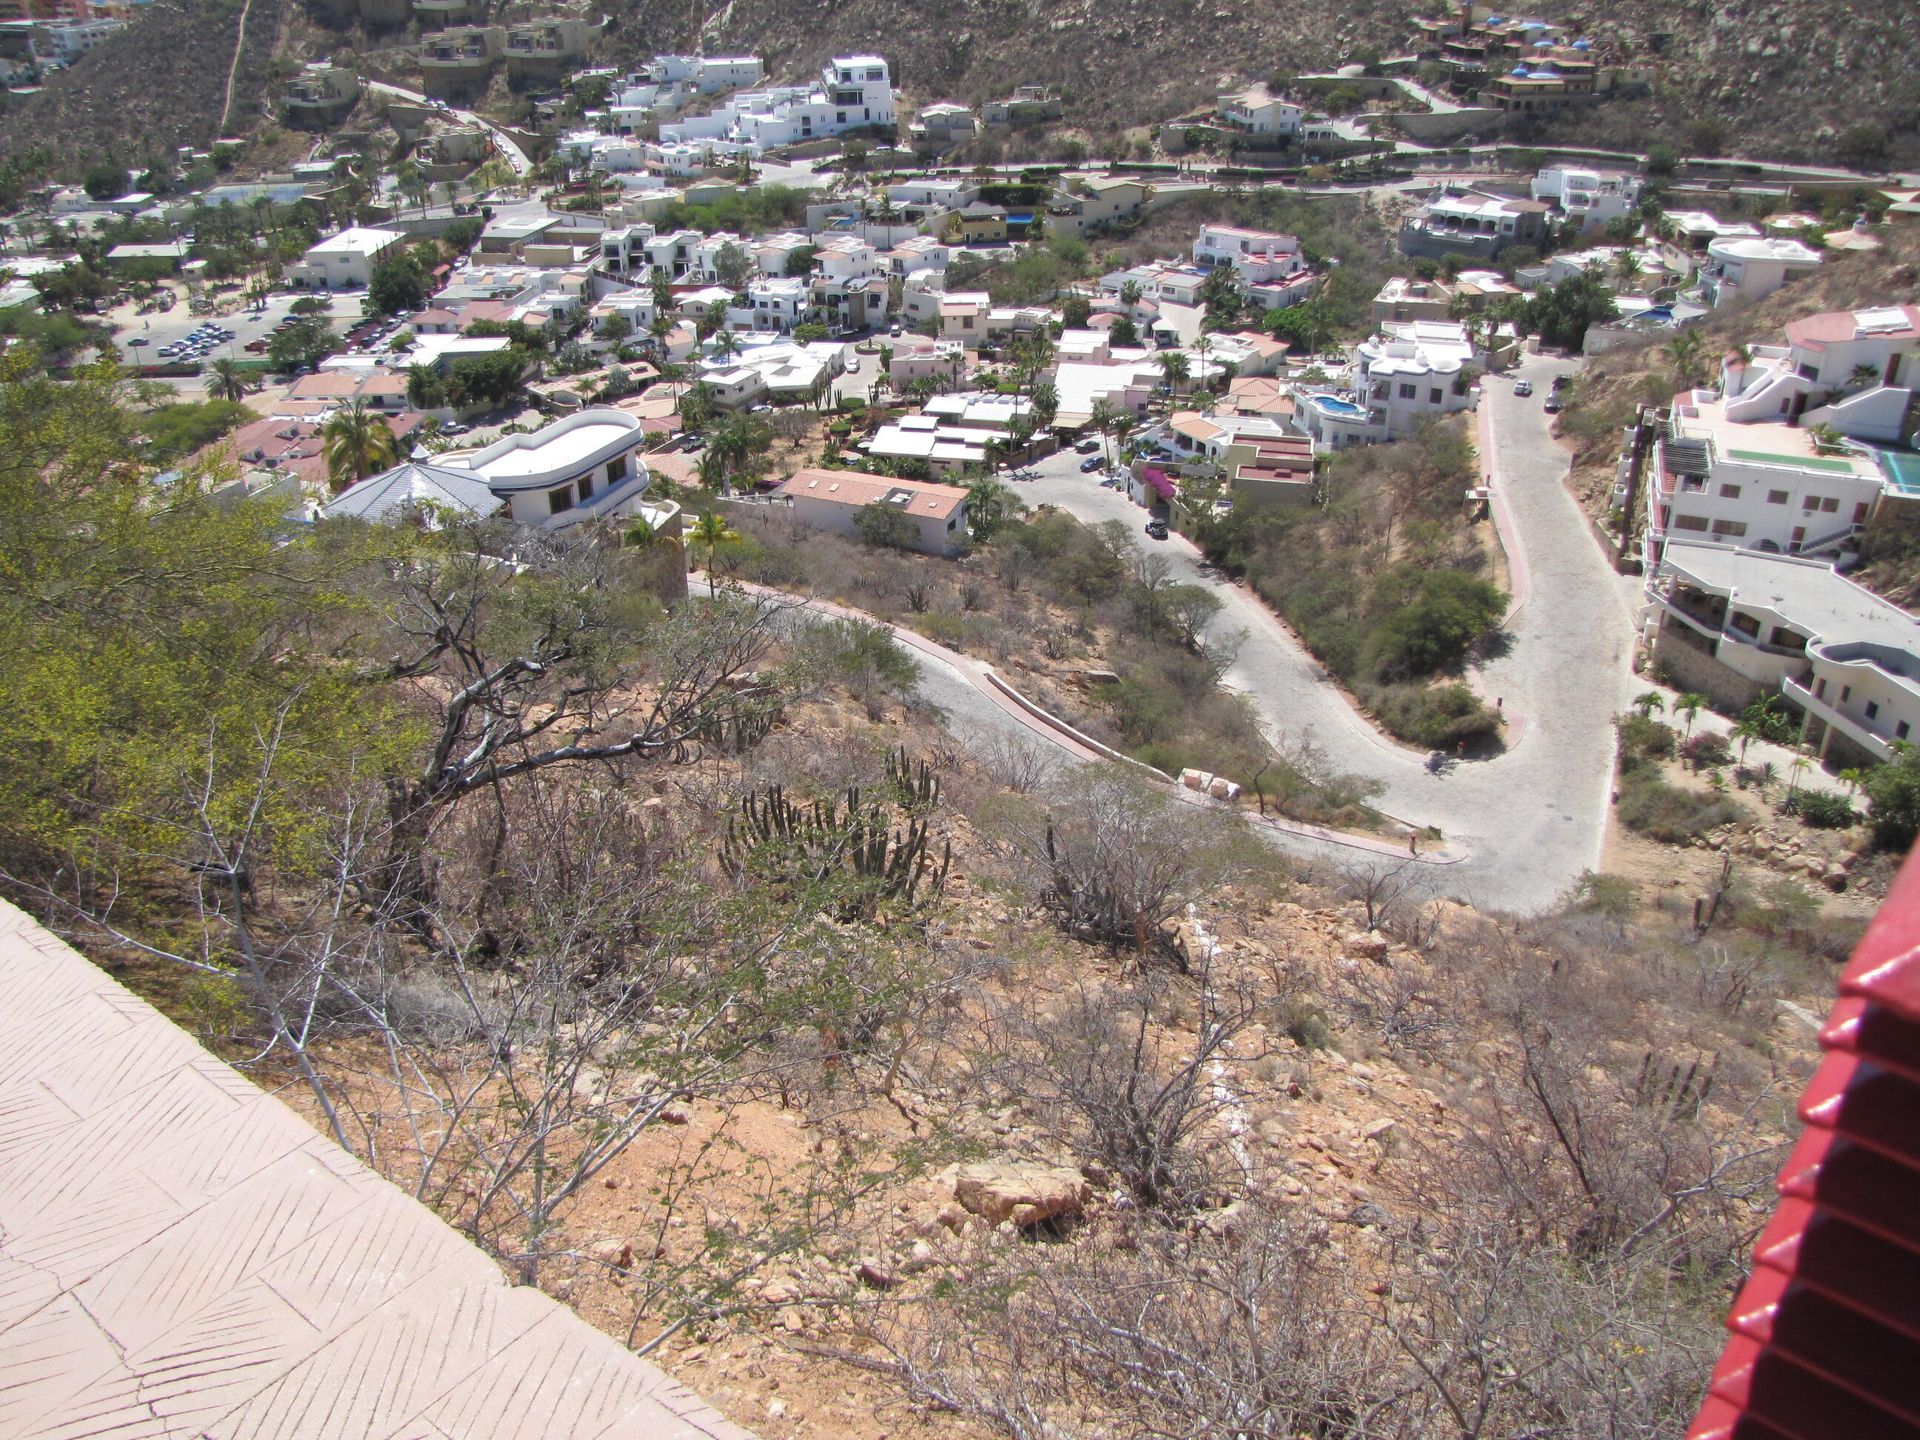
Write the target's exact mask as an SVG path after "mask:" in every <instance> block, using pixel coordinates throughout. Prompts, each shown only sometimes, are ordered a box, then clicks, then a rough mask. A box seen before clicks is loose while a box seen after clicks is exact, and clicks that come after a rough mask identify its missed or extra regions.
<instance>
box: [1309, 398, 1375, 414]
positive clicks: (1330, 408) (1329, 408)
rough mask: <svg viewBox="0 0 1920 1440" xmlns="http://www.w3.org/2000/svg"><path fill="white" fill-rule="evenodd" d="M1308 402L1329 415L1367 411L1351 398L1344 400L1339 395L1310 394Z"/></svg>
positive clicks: (1363, 412)
mask: <svg viewBox="0 0 1920 1440" xmlns="http://www.w3.org/2000/svg"><path fill="white" fill-rule="evenodd" d="M1307 403H1308V404H1309V405H1311V406H1313V408H1314V409H1316V410H1318V411H1321V412H1322V413H1323V414H1327V415H1349V416H1358V415H1365V414H1366V413H1367V412H1366V411H1365V410H1364V409H1362V408H1361V407H1360V406H1358V405H1356V404H1354V403H1353V402H1352V401H1351V400H1342V399H1340V397H1339V396H1337V395H1309V396H1308V397H1307Z"/></svg>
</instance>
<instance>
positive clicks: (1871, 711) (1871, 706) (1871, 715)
mask: <svg viewBox="0 0 1920 1440" xmlns="http://www.w3.org/2000/svg"><path fill="white" fill-rule="evenodd" d="M1879 716H1880V702H1879V701H1878V700H1869V701H1868V702H1867V719H1869V720H1876V719H1878V718H1879Z"/></svg>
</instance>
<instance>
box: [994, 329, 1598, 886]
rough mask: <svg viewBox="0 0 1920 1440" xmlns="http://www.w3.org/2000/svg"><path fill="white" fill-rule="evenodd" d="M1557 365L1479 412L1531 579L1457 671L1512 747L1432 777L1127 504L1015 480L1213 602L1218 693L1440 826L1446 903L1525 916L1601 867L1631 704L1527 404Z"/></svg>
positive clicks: (1231, 590) (1569, 512) (1062, 459)
mask: <svg viewBox="0 0 1920 1440" xmlns="http://www.w3.org/2000/svg"><path fill="white" fill-rule="evenodd" d="M1567 368H1570V367H1569V366H1568V365H1567V364H1566V363H1565V362H1560V361H1550V360H1541V359H1529V360H1528V361H1527V362H1525V364H1524V365H1523V366H1522V367H1521V369H1520V370H1518V371H1517V372H1516V374H1517V375H1519V376H1525V377H1526V378H1529V379H1531V380H1532V381H1533V383H1534V389H1535V392H1536V393H1535V394H1534V395H1533V397H1532V398H1530V399H1521V398H1518V397H1516V396H1514V395H1513V394H1512V393H1511V384H1510V382H1509V381H1502V380H1501V379H1499V378H1495V379H1494V380H1493V382H1492V386H1491V390H1492V393H1491V394H1489V395H1488V396H1487V397H1486V398H1485V399H1483V401H1482V403H1483V404H1484V405H1486V406H1488V407H1489V411H1490V419H1491V421H1492V428H1493V448H1492V452H1491V453H1492V465H1491V470H1492V473H1493V474H1494V477H1495V487H1496V490H1497V491H1498V492H1499V493H1500V495H1501V498H1502V501H1503V503H1504V507H1505V512H1504V514H1503V516H1502V517H1501V518H1502V521H1503V524H1502V530H1503V534H1504V535H1505V536H1506V538H1507V543H1508V545H1509V546H1510V547H1511V548H1512V549H1513V550H1514V551H1515V553H1516V556H1517V558H1516V567H1517V568H1524V570H1525V571H1526V573H1527V574H1528V576H1529V586H1530V589H1529V593H1528V596H1527V598H1526V600H1525V603H1524V604H1522V605H1521V607H1520V609H1519V611H1518V613H1517V614H1516V615H1515V616H1514V617H1513V618H1512V621H1511V623H1510V626H1509V630H1510V633H1511V635H1512V640H1513V643H1512V646H1511V649H1510V650H1509V652H1508V653H1507V654H1506V655H1505V656H1503V657H1502V658H1500V659H1498V660H1495V661H1493V662H1491V663H1489V664H1487V665H1486V666H1485V667H1484V668H1482V669H1480V670H1479V671H1477V672H1475V673H1473V674H1471V675H1470V676H1469V679H1470V681H1471V682H1472V683H1473V684H1474V685H1475V686H1476V688H1477V689H1479V690H1480V691H1482V692H1483V693H1484V694H1486V695H1487V696H1488V697H1489V698H1493V697H1496V696H1497V697H1499V698H1500V699H1501V700H1502V701H1503V702H1504V708H1505V710H1506V712H1507V713H1508V714H1509V715H1510V716H1511V717H1513V723H1512V729H1513V732H1514V733H1513V736H1512V739H1513V743H1512V745H1511V746H1510V748H1509V750H1508V751H1507V753H1506V754H1504V755H1502V756H1500V757H1499V758H1497V759H1494V760H1488V761H1479V762H1469V763H1466V764H1461V765H1456V766H1453V767H1451V768H1450V769H1449V770H1448V771H1447V773H1445V774H1442V775H1437V776H1436V775H1434V774H1432V773H1430V772H1429V771H1428V770H1427V769H1426V765H1425V759H1426V757H1425V755H1424V754H1423V753H1421V752H1417V751H1414V750H1410V749H1408V748H1406V747H1404V746H1401V745H1399V744H1397V743H1395V742H1393V741H1392V740H1390V739H1388V738H1386V737H1385V736H1383V735H1382V734H1381V733H1380V732H1378V731H1377V730H1375V729H1374V728H1373V726H1372V725H1371V724H1369V723H1368V722H1367V721H1366V720H1364V719H1363V718H1362V717H1361V716H1360V715H1358V714H1357V713H1356V712H1355V711H1354V710H1353V708H1352V706H1351V705H1349V704H1348V703H1347V701H1346V699H1345V697H1344V696H1343V694H1342V693H1341V691H1340V690H1339V688H1338V687H1337V686H1336V685H1335V684H1334V683H1333V682H1332V680H1331V679H1330V678H1329V677H1328V675H1327V674H1326V672H1325V671H1324V670H1323V669H1322V667H1321V666H1320V664H1319V662H1318V661H1316V660H1314V659H1313V657H1312V656H1311V655H1309V654H1308V653H1307V652H1306V651H1305V649H1304V648H1303V647H1302V646H1301V645H1300V644H1299V642H1298V641H1297V640H1295V639H1294V638H1293V636H1292V634H1291V633H1290V632H1289V631H1287V630H1286V628H1285V627H1284V626H1282V625H1281V624H1280V623H1279V621H1278V620H1276V619H1275V618H1274V616H1273V615H1272V613H1271V612H1270V611H1269V610H1268V609H1267V608H1266V606H1265V605H1264V604H1262V603H1261V602H1260V601H1259V600H1258V599H1257V598H1256V597H1255V596H1254V595H1253V594H1252V593H1251V592H1250V591H1248V590H1246V589H1244V588H1242V587H1238V586H1234V585H1231V584H1227V583H1225V582H1223V581H1221V580H1220V579H1219V578H1217V577H1215V576H1213V575H1212V574H1211V573H1209V572H1208V571H1206V570H1204V569H1203V567H1202V562H1201V557H1200V555H1199V552H1198V551H1196V550H1195V549H1194V547H1193V546H1192V545H1191V544H1189V543H1188V542H1187V541H1185V540H1184V539H1182V538H1180V537H1179V536H1177V535H1176V536H1174V537H1172V538H1170V539H1168V540H1166V541H1160V542H1156V541H1152V540H1148V539H1147V538H1146V537H1145V536H1144V534H1143V533H1142V528H1143V526H1144V521H1145V516H1144V514H1143V512H1142V511H1141V510H1140V509H1139V508H1138V507H1137V506H1135V505H1133V504H1132V503H1130V502H1129V501H1128V500H1127V499H1126V498H1125V496H1123V495H1121V494H1118V493H1116V492H1115V491H1111V490H1103V489H1101V488H1100V487H1099V486H1098V484H1097V483H1096V482H1095V481H1094V479H1093V478H1092V477H1089V476H1083V475H1081V474H1080V473H1079V469H1078V466H1079V459H1080V457H1078V456H1076V455H1070V454H1069V455H1058V456H1052V457H1050V458H1049V459H1047V460H1045V461H1042V462H1041V463H1040V464H1039V465H1037V466H1036V467H1034V468H1036V469H1037V470H1039V471H1040V472H1041V476H1042V478H1041V479H1039V480H1037V481H1034V482H1031V483H1023V484H1019V485H1017V486H1016V489H1017V490H1018V492H1019V493H1020V495H1021V497H1022V498H1023V499H1025V500H1027V501H1028V502H1029V503H1035V502H1040V501H1045V502H1048V503H1052V504H1057V505H1060V506H1062V507H1063V508H1065V509H1067V510H1069V511H1071V512H1072V513H1073V514H1075V515H1077V516H1079V517H1080V518H1081V519H1083V520H1089V521H1098V520H1106V519H1115V518H1118V519H1122V520H1124V521H1126V523H1127V525H1128V527H1129V529H1131V530H1132V531H1133V532H1134V534H1135V535H1136V536H1137V537H1138V539H1137V543H1138V544H1139V545H1141V546H1142V547H1143V548H1144V547H1152V548H1154V549H1156V550H1158V551H1160V552H1161V553H1163V554H1165V555H1166V557H1167V559H1168V561H1169V562H1170V564H1171V565H1172V567H1173V571H1174V576H1175V578H1176V579H1178V580H1182V581H1187V582H1190V583H1196V584H1203V585H1207V586H1209V587H1210V588H1212V589H1213V590H1214V591H1215V593H1217V594H1218V595H1219V596H1220V597H1221V599H1222V600H1223V602H1224V608H1223V609H1222V611H1221V614H1220V616H1219V618H1218V619H1217V620H1216V621H1215V623H1214V626H1213V634H1214V636H1215V637H1216V638H1223V639H1224V638H1226V637H1228V636H1231V635H1232V634H1233V632H1235V631H1242V632H1244V639H1243V640H1242V642H1241V646H1240V652H1239V658H1238V660H1237V662H1236V664H1235V665H1234V667H1233V669H1232V670H1230V671H1229V672H1228V674H1227V676H1226V683H1227V684H1228V685H1229V686H1231V687H1233V688H1236V689H1239V690H1242V691H1244V692H1245V693H1246V694H1247V695H1248V696H1249V698H1250V699H1251V700H1252V702H1253V703H1254V705H1255V706H1256V707H1257V709H1258V710H1259V712H1260V714H1261V716H1262V718H1263V719H1264V721H1265V723H1266V724H1267V726H1268V728H1269V731H1270V732H1271V733H1273V734H1275V735H1278V736H1281V737H1284V738H1287V739H1289V740H1290V739H1292V738H1294V737H1299V736H1302V735H1304V736H1305V737H1306V738H1308V739H1310V740H1311V741H1312V742H1313V744H1314V745H1316V746H1317V747H1319V748H1321V749H1322V750H1324V751H1325V752H1326V753H1327V755H1328V757H1329V760H1330V762H1331V763H1332V764H1333V765H1335V766H1337V767H1338V768H1340V769H1343V770H1349V771H1356V772H1359V773H1362V774H1365V775H1369V776H1372V777H1373V778H1375V779H1377V780H1380V781H1381V782H1382V783H1384V785H1385V786H1386V790H1385V792H1384V793H1383V795H1382V796H1381V798H1380V800H1379V801H1378V802H1377V803H1378V804H1379V805H1380V807H1381V808H1382V809H1384V810H1385V811H1387V812H1388V813H1389V814H1392V815H1395V816H1398V817H1399V818H1401V819H1405V820H1410V821H1414V822H1417V823H1420V824H1431V825H1437V826H1439V827H1440V829H1441V830H1442V832H1443V833H1444V834H1445V835H1446V836H1447V837H1448V840H1449V842H1450V843H1451V844H1453V845H1455V846H1459V847H1463V848H1465V849H1466V850H1467V851H1468V858H1467V859H1466V860H1465V861H1463V862H1462V863H1461V864H1459V865H1457V866H1455V867H1453V868H1452V869H1451V870H1449V871H1448V872H1447V874H1446V881H1445V883H1446V888H1447V890H1448V892H1449V893H1451V894H1454V895H1457V896H1458V897H1459V898H1461V899H1463V900H1469V901H1473V902H1475V903H1478V904H1482V905H1487V906H1491V907H1495V908H1502V909H1510V910H1515V911H1526V912H1530V911H1536V910H1539V909H1542V908H1545V907H1547V906H1548V905H1550V904H1552V902H1553V901H1554V900H1555V898H1556V897H1558V896H1560V895H1562V894H1564V893H1565V892H1566V890H1567V888H1568V886H1569V885H1571V884H1572V882H1573V881H1574V880H1575V879H1577V878H1578V877H1579V875H1580V873H1581V872H1582V871H1584V870H1588V869H1592V868H1594V867H1596V866H1597V865H1598V863H1599V858H1600V844H1601V839H1602V837H1603V835H1604V832H1605V823H1606V809H1607V791H1608V786H1609V783H1610V780H1611V775H1612V719H1613V717H1614V715H1616V714H1617V713H1619V711H1620V710H1621V709H1622V708H1623V707H1624V705H1625V703H1626V701H1627V699H1628V697H1629V694H1630V688H1631V687H1630V683H1629V682H1630V679H1631V676H1630V673H1629V660H1630V657H1631V654H1632V643H1631V640H1632V634H1631V622H1630V618H1629V611H1628V606H1627V589H1626V586H1625V585H1624V584H1623V582H1622V581H1621V579H1620V577H1618V576H1616V575H1615V574H1614V573H1613V571H1612V569H1611V567H1610V566H1609V565H1608V564H1607V563H1606V561H1605V560H1604V559H1603V558H1602V556H1601V554H1600V550H1599V548H1598V546H1597V545H1596V544H1595V543H1594V542H1593V540H1592V539H1591V537H1590V536H1589V534H1588V532H1587V528H1586V522H1585V520H1584V518H1583V517H1582V516H1581V514H1580V511H1579V509H1578V507H1577V506H1576V505H1575V503H1574V501H1573V499H1572V497H1571V495H1569V494H1568V492H1567V489H1566V486H1565V485H1564V483H1563V481H1564V479H1565V476H1566V471H1567V460H1566V455H1565V452H1564V451H1562V450H1561V449H1560V448H1559V447H1558V446H1557V445H1555V444H1554V443H1553V442H1552V441H1551V440H1550V439H1549V438H1548V436H1547V429H1546V416H1545V415H1544V414H1543V413H1542V411H1541V408H1540V406H1541V399H1542V397H1543V396H1544V395H1545V394H1546V393H1547V390H1548V385H1549V383H1550V381H1551V377H1552V376H1553V375H1554V374H1556V373H1558V372H1559V371H1561V370H1563V369H1567Z"/></svg>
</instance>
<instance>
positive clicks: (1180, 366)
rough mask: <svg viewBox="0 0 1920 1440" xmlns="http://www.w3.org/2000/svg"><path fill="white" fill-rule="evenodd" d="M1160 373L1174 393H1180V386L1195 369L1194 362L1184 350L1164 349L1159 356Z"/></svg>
mask: <svg viewBox="0 0 1920 1440" xmlns="http://www.w3.org/2000/svg"><path fill="white" fill-rule="evenodd" d="M1159 361H1160V374H1161V375H1162V376H1163V377H1164V378H1165V379H1166V382H1167V389H1168V390H1169V391H1171V392H1172V393H1173V394H1176V395H1177V394H1179V393H1180V386H1181V385H1182V383H1184V382H1185V380H1186V378H1187V376H1188V375H1190V374H1191V373H1192V371H1193V365H1192V363H1191V362H1190V361H1189V360H1188V359H1187V352H1186V351H1184V350H1166V351H1162V352H1161V354H1160V357H1159Z"/></svg>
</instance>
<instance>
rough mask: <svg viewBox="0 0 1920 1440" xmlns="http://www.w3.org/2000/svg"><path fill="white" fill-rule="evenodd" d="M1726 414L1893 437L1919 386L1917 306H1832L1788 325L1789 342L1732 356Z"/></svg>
mask: <svg viewBox="0 0 1920 1440" xmlns="http://www.w3.org/2000/svg"><path fill="white" fill-rule="evenodd" d="M1721 383H1722V389H1723V391H1724V393H1725V395H1726V405H1727V416H1728V418H1729V419H1732V420H1736V421H1741V422H1750V421H1755V420H1784V421H1788V422H1791V423H1799V424H1805V425H1829V426H1831V427H1833V428H1834V429H1835V430H1838V431H1839V432H1840V433H1841V434H1842V435H1847V436H1851V437H1852V438H1853V439H1856V440H1868V441H1876V442H1890V441H1892V442H1897V441H1899V440H1902V439H1904V438H1905V436H1904V433H1903V426H1904V423H1905V420H1906V414H1907V408H1908V406H1909V405H1910V404H1911V403H1912V400H1913V392H1914V389H1915V388H1916V385H1917V384H1920V305H1886V306H1881V307H1879V308H1877V309H1870V310H1833V311H1828V312H1826V313H1824V314H1820V315H1809V316H1807V317H1806V318H1805V319H1804V320H1794V321H1790V322H1789V323H1788V325H1787V343H1786V344H1785V345H1784V346H1779V345H1760V346H1754V347H1753V348H1752V349H1751V350H1750V351H1749V352H1748V353H1747V354H1746V355H1744V356H1742V355H1739V354H1734V355H1729V356H1728V357H1727V360H1726V362H1725V367H1724V370H1723V372H1722V382H1721Z"/></svg>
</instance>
